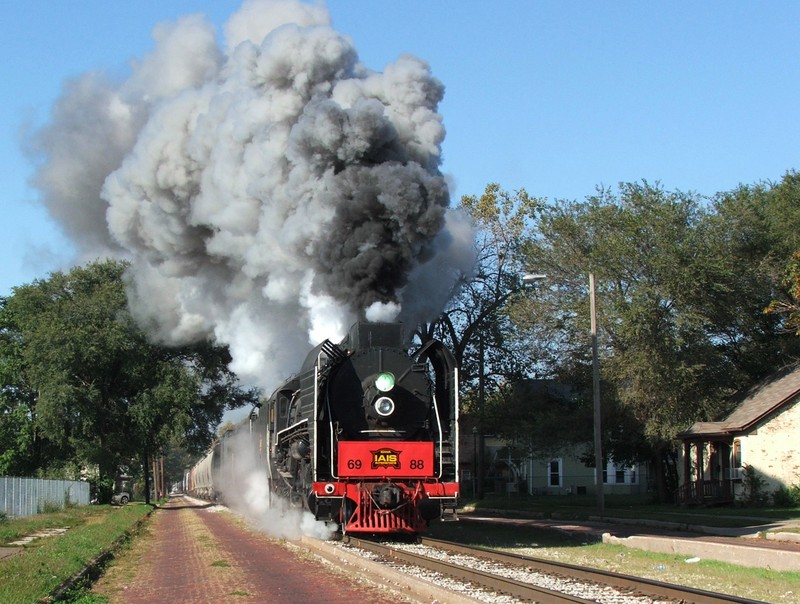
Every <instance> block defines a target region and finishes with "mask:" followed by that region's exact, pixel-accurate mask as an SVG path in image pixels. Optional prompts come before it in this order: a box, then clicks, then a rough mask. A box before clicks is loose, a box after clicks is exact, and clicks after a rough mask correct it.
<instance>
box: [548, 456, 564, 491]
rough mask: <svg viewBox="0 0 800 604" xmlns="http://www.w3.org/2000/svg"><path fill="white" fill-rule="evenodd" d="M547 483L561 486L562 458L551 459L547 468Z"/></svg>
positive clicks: (552, 485)
mask: <svg viewBox="0 0 800 604" xmlns="http://www.w3.org/2000/svg"><path fill="white" fill-rule="evenodd" d="M547 484H548V485H549V486H551V487H560V486H561V460H560V459H551V460H550V463H549V464H548V469H547Z"/></svg>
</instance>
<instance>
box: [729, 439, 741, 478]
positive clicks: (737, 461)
mask: <svg viewBox="0 0 800 604" xmlns="http://www.w3.org/2000/svg"><path fill="white" fill-rule="evenodd" d="M730 479H731V480H741V479H742V441H741V440H739V439H738V438H737V439H736V440H734V441H733V448H732V449H731V475H730Z"/></svg>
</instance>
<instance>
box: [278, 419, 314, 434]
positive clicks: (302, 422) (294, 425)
mask: <svg viewBox="0 0 800 604" xmlns="http://www.w3.org/2000/svg"><path fill="white" fill-rule="evenodd" d="M307 423H308V418H305V419H301V420H300V421H299V422H297V423H294V424H292V425H291V426H289V427H287V428H284V429H283V430H278V433H277V434H276V436H279V437H280V436H281V435H282V434H283V433H284V432H289V431H290V430H294V431H296V430H297V428H298V427H299V426H301V425H302V424H307Z"/></svg>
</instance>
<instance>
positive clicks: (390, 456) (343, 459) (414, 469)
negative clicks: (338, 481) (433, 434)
mask: <svg viewBox="0 0 800 604" xmlns="http://www.w3.org/2000/svg"><path fill="white" fill-rule="evenodd" d="M338 470H339V476H341V477H350V476H357V477H376V478H380V477H390V478H401V477H408V478H423V477H428V476H433V475H434V474H436V467H435V465H434V463H433V443H432V442H404V441H400V442H398V441H346V442H340V443H339V464H338Z"/></svg>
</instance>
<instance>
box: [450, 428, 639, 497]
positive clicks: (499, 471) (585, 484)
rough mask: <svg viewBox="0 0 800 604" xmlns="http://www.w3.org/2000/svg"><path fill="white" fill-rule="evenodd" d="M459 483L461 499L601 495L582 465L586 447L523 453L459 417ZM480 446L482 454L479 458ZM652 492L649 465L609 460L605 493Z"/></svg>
mask: <svg viewBox="0 0 800 604" xmlns="http://www.w3.org/2000/svg"><path fill="white" fill-rule="evenodd" d="M460 422H461V429H460V441H459V451H460V455H459V457H460V465H459V468H460V473H459V477H460V481H461V489H462V496H465V497H469V496H472V497H475V496H476V495H478V494H480V493H493V494H495V495H499V494H504V495H508V496H512V495H515V494H527V495H534V496H537V495H594V494H595V493H597V486H596V485H597V482H596V480H595V469H594V467H592V466H587V465H586V464H585V463H584V462H583V461H581V459H580V457H581V453H582V451H583V450H585V449H591V448H592V443H587V444H586V445H585V446H584V447H580V446H575V447H570V448H566V449H563V450H562V451H561V452H560V453H559V454H558V455H557V456H555V457H551V456H548V455H544V454H543V453H542V452H537V451H533V452H523V451H520V450H518V449H516V448H514V447H513V446H511V445H510V443H508V442H507V441H505V440H503V439H501V438H498V437H497V436H495V435H492V434H486V435H483V436H482V435H481V434H480V431H479V428H478V426H477V425H476V423H475V420H474V418H472V417H468V416H461V419H460ZM481 447H482V448H483V455H482V456H481ZM481 457H482V458H483V464H484V465H483V487H484V488H483V489H482V490H481V489H480V488H478V486H477V484H476V483H477V480H478V475H479V474H480V472H478V467H479V464H480V463H481V461H480V460H481ZM651 489H652V484H651V479H650V472H648V466H647V464H634V465H632V466H627V465H622V464H616V463H614V461H613V460H608V461H607V463H606V467H605V468H604V469H603V492H604V493H605V494H615V495H630V494H639V493H646V492H648V491H649V490H651Z"/></svg>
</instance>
